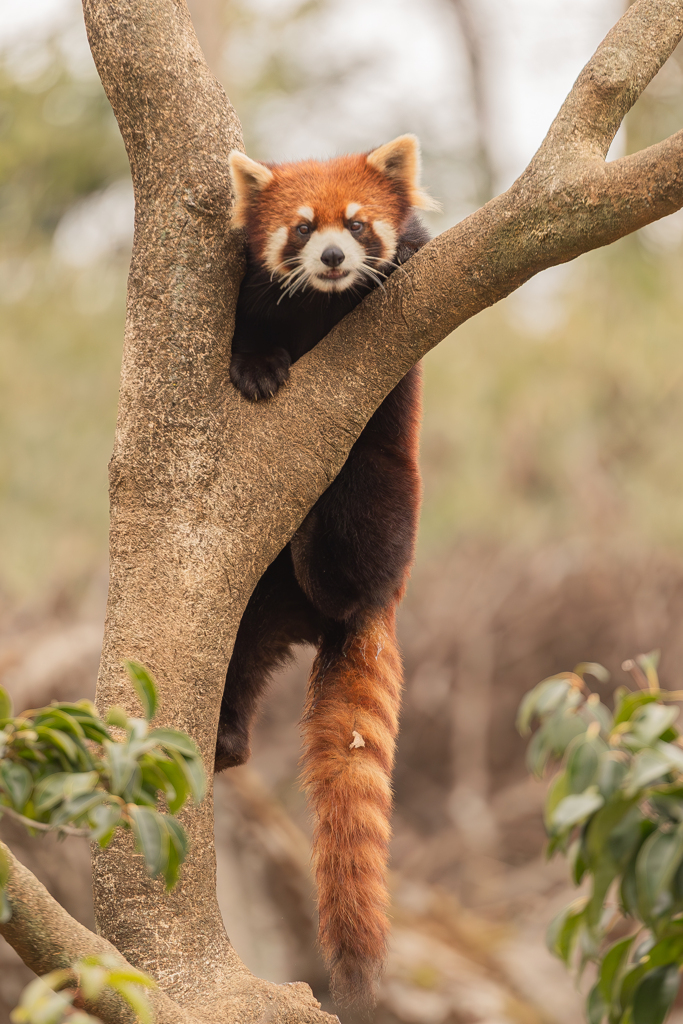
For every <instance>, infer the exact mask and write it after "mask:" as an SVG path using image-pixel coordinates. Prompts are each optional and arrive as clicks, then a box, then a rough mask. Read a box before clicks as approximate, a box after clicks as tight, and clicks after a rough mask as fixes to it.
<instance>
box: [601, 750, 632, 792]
mask: <svg viewBox="0 0 683 1024" xmlns="http://www.w3.org/2000/svg"><path fill="white" fill-rule="evenodd" d="M627 773H628V766H627V765H625V764H624V762H623V761H621V760H619V759H618V758H617V757H616V756H614V755H613V754H612V753H611V752H610V753H609V754H606V755H605V756H604V757H602V758H601V759H600V768H599V770H598V789H599V790H600V792H601V793H602V795H603V796H604V798H605V800H609V798H610V797H611V796H612V794H613V793H616V791H617V790H618V789H619V788H620V787H621V785H622V783H623V781H624V779H625V778H626V775H627Z"/></svg>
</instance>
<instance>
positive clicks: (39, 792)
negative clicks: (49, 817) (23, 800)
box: [33, 772, 99, 813]
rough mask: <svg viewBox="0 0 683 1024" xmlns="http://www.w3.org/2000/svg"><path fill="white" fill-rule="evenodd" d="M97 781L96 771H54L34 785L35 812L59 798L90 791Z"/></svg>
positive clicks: (44, 809)
mask: <svg viewBox="0 0 683 1024" xmlns="http://www.w3.org/2000/svg"><path fill="white" fill-rule="evenodd" d="M98 781H99V774H98V772H73V773H72V772H55V773H54V775H48V776H47V778H45V779H41V781H40V782H39V783H38V784H37V785H36V788H35V792H34V795H33V803H34V806H35V809H36V812H38V813H43V812H44V811H47V810H49V809H50V808H51V807H54V806H55V805H56V804H58V803H59V802H60V801H61V800H71V799H73V798H74V797H77V796H81V794H83V793H91V792H92V791H93V790H94V788H95V786H96V785H97V783H98Z"/></svg>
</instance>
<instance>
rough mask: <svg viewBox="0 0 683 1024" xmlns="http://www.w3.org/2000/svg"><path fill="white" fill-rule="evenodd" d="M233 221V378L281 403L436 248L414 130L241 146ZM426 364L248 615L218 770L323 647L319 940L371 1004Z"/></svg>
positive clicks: (309, 777) (315, 714)
mask: <svg viewBox="0 0 683 1024" xmlns="http://www.w3.org/2000/svg"><path fill="white" fill-rule="evenodd" d="M231 171H232V176H233V182H234V185H235V190H236V193H237V206H236V212H235V217H234V222H235V224H236V225H237V226H240V227H244V228H245V229H246V234H247V241H248V262H247V272H246V276H245V279H244V281H243V283H242V287H241V290H240V296H239V300H238V306H237V313H236V322H235V334H234V338H233V348H232V361H231V366H230V375H231V379H232V381H233V384H234V385H235V386H236V387H237V388H238V389H239V390H240V391H241V392H242V394H243V395H244V396H245V397H246V398H248V399H250V400H252V401H257V400H259V399H265V398H268V397H269V396H270V395H272V394H273V393H274V392H275V391H276V390H277V389H278V388H279V387H280V385H281V384H283V383H284V381H285V380H286V379H287V375H288V370H289V365H290V363H291V362H294V361H295V360H296V359H298V358H299V357H300V356H302V355H303V354H304V353H305V352H307V351H309V350H310V349H311V348H313V346H314V345H316V344H317V343H318V341H320V340H321V339H322V338H323V337H325V335H326V334H327V333H328V332H329V331H330V330H331V329H332V327H333V326H334V325H335V324H336V323H338V322H339V320H341V319H342V317H343V316H345V315H346V313H347V312H349V311H350V310H351V309H352V308H353V307H354V306H356V305H357V304H358V302H360V300H361V299H362V298H363V296H364V295H365V294H367V292H369V291H370V290H371V289H372V288H374V287H375V286H376V285H377V284H378V283H379V282H380V281H381V280H383V279H384V278H385V277H386V276H387V275H388V274H389V273H391V272H392V270H394V269H395V268H396V266H397V265H399V264H400V263H403V262H405V261H406V260H407V259H408V258H409V257H410V256H411V255H412V254H413V253H414V252H415V251H416V250H417V249H419V248H420V247H421V246H422V245H424V243H425V242H426V241H427V240H428V235H427V233H426V231H425V229H424V227H423V226H422V224H421V223H420V221H419V220H418V218H417V216H416V215H415V212H414V207H415V206H422V207H428V206H429V205H430V201H429V199H428V198H427V197H426V196H425V195H424V193H422V192H421V191H420V189H419V181H418V177H419V150H418V148H417V142H416V140H415V139H414V138H413V137H412V136H403V137H401V138H400V139H396V140H395V141H394V142H393V143H388V144H387V145H386V146H382V147H380V148H379V149H378V150H374V151H373V152H372V153H369V154H367V155H359V156H349V157H340V158H338V159H336V160H330V161H327V162H325V163H319V162H316V161H304V162H301V163H298V164H284V165H280V166H273V167H270V166H266V165H264V164H258V163H256V162H255V161H252V160H249V159H248V158H247V157H245V156H243V155H242V154H238V153H233V154H232V156H231ZM419 416H420V375H419V368H415V369H413V370H411V371H410V372H409V373H408V374H406V376H405V377H404V378H403V380H402V381H401V382H400V383H399V384H398V385H397V387H396V388H394V390H393V391H392V392H391V394H390V395H388V397H387V398H386V399H385V401H384V402H383V403H382V405H381V406H380V407H379V409H378V410H377V412H376V413H375V414H374V416H373V417H372V419H371V420H370V421H369V423H368V424H367V426H366V427H365V429H364V430H363V432H362V434H361V435H360V437H359V438H358V440H357V441H356V443H355V444H354V446H353V448H352V449H351V452H350V454H349V457H348V459H347V461H346V463H345V465H344V467H343V468H342V470H341V472H340V473H339V475H338V476H337V478H336V480H335V481H334V482H333V483H332V484H331V485H330V487H329V488H328V489H327V491H325V493H324V494H323V495H322V496H321V497H320V498H319V500H318V501H317V502H316V504H315V505H314V507H313V509H312V510H311V512H310V513H309V514H308V516H307V517H306V519H305V520H304V522H303V523H302V525H301V527H300V528H299V530H298V531H297V533H296V534H295V536H294V537H293V539H292V541H291V542H290V544H288V545H287V547H286V548H285V549H284V550H283V551H282V552H281V554H280V555H279V556H278V557H277V558H276V559H275V561H274V562H273V563H272V564H271V566H270V567H269V568H268V569H267V570H266V572H265V573H264V575H263V577H262V579H261V580H260V581H259V583H258V584H257V586H256V589H255V590H254V593H253V594H252V597H251V599H250V601H249V604H248V606H247V608H246V611H245V613H244V616H243V618H242V622H241V624H240V628H239V631H238V634H237V639H236V643H235V649H234V652H233V655H232V658H231V661H230V665H229V668H228V674H227V679H226V686H225V693H224V696H223V703H222V707H221V717H220V723H219V729H218V740H217V749H216V768H217V770H219V771H220V770H221V769H223V768H227V767H229V766H231V765H235V764H241V763H242V762H243V761H245V760H246V759H247V757H248V756H249V731H250V726H251V722H252V720H253V717H254V714H255V711H256V704H257V701H258V698H259V696H260V693H261V692H262V690H263V688H264V686H265V685H266V683H267V680H268V677H269V674H270V673H271V671H272V670H273V669H274V668H275V667H276V666H277V665H279V664H281V663H282V662H283V661H284V660H286V658H287V657H288V655H289V653H290V650H291V647H292V645H293V644H297V643H313V644H315V645H316V646H317V647H318V655H317V657H316V660H315V663H314V667H313V672H312V676H311V680H310V684H309V693H308V698H307V702H306V708H305V714H304V719H303V732H304V740H305V752H304V759H303V783H304V787H305V788H306V790H307V792H308V794H309V797H310V799H311V802H312V805H313V808H314V811H315V814H316V833H315V841H314V859H315V863H316V877H317V882H318V896H319V911H320V940H321V944H322V947H323V951H324V952H325V954H326V957H327V959H328V961H329V963H330V966H331V969H332V975H333V988H334V989H335V990H336V992H337V994H338V996H340V997H341V998H344V999H346V1000H353V1001H356V1002H362V1001H364V1000H367V999H368V997H369V996H370V993H371V991H372V987H373V984H374V981H375V980H376V978H377V975H378V973H379V970H380V969H381V965H382V962H383V959H384V954H385V947H386V935H387V930H388V924H387V920H386V914H385V910H386V902H387V896H386V885H385V871H386V860H387V849H388V842H389V835H390V826H389V816H390V811H391V770H392V764H393V751H394V738H395V736H396V731H397V724H398V710H399V704H400V687H401V664H400V656H399V654H398V651H397V647H396V640H395V633H394V620H395V609H396V606H397V604H398V602H399V600H400V598H401V596H402V593H403V589H404V587H405V582H406V579H407V574H408V571H409V568H410V564H411V562H412V557H413V547H414V541H415V533H416V529H417V518H418V508H419V499H420V479H419V472H418V466H417V435H418V427H419Z"/></svg>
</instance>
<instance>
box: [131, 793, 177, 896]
mask: <svg viewBox="0 0 683 1024" xmlns="http://www.w3.org/2000/svg"><path fill="white" fill-rule="evenodd" d="M129 810H130V815H131V818H132V819H133V832H134V834H135V838H136V840H137V844H138V847H139V850H140V852H141V853H142V855H143V857H144V859H145V867H146V868H147V871H148V873H149V874H150V875H151V876H152V877H153V878H155V877H156V876H157V875H159V874H161V873H163V872H165V871H166V870H167V867H168V854H169V848H170V836H169V832H168V829H167V828H166V826H165V823H164V821H163V819H162V817H161V815H160V814H159V813H158V812H157V811H153V810H151V809H150V808H149V807H137V806H136V805H135V804H131V805H130V807H129Z"/></svg>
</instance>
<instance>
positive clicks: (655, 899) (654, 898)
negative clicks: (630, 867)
mask: <svg viewBox="0 0 683 1024" xmlns="http://www.w3.org/2000/svg"><path fill="white" fill-rule="evenodd" d="M681 860H683V826H679V828H677V829H676V830H675V831H673V832H660V831H659V830H657V831H656V832H653V834H652V835H651V836H650V837H649V838H648V839H647V840H646V841H645V842H644V843H643V846H642V848H641V850H640V853H639V854H638V859H637V861H636V887H637V891H638V908H639V910H640V913H641V915H642V918H643V920H644V921H650V920H652V918H653V917H658V916H660V915H661V914H662V913H664V912H665V911H666V910H668V909H669V907H670V906H671V904H672V902H673V899H672V896H671V893H670V892H669V891H667V890H669V888H670V886H671V883H672V881H673V878H674V875H675V874H676V870H677V868H678V866H679V864H680V863H681Z"/></svg>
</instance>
